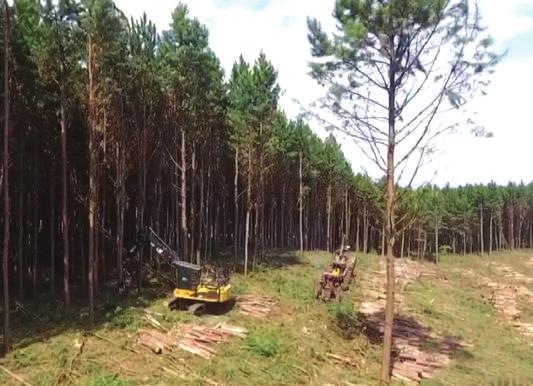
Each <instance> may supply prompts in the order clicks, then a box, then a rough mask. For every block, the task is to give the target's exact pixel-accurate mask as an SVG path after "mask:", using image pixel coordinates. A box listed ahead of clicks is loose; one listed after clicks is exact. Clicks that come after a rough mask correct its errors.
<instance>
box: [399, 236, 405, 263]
mask: <svg viewBox="0 0 533 386" xmlns="http://www.w3.org/2000/svg"><path fill="white" fill-rule="evenodd" d="M404 243H405V230H404V229H402V246H401V249H400V258H402V259H403V248H404Z"/></svg>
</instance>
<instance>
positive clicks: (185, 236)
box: [181, 127, 191, 261]
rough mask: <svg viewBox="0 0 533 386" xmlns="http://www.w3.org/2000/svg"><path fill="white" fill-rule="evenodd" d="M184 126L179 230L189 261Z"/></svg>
mask: <svg viewBox="0 0 533 386" xmlns="http://www.w3.org/2000/svg"><path fill="white" fill-rule="evenodd" d="M185 145H186V142H185V128H183V127H182V128H181V232H182V250H183V259H185V260H187V261H191V258H190V256H189V253H188V243H189V231H188V229H187V157H186V152H187V150H186V148H185Z"/></svg>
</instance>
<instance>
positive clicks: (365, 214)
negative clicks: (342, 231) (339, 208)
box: [363, 206, 368, 253]
mask: <svg viewBox="0 0 533 386" xmlns="http://www.w3.org/2000/svg"><path fill="white" fill-rule="evenodd" d="M363 228H364V229H363V252H364V253H368V209H367V207H366V206H365V207H364V208H363Z"/></svg>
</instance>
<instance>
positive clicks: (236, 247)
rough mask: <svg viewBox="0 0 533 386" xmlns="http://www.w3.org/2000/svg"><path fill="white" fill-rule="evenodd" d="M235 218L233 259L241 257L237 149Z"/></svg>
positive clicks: (234, 184) (236, 157) (236, 161)
mask: <svg viewBox="0 0 533 386" xmlns="http://www.w3.org/2000/svg"><path fill="white" fill-rule="evenodd" d="M233 194H234V196H233V199H234V205H235V207H234V218H233V259H234V261H237V259H238V256H239V244H238V243H239V238H238V235H239V148H238V147H235V176H234V180H233Z"/></svg>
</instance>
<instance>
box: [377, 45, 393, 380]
mask: <svg viewBox="0 0 533 386" xmlns="http://www.w3.org/2000/svg"><path fill="white" fill-rule="evenodd" d="M389 40H390V41H389V47H390V48H389V49H390V52H391V53H394V38H390V39H389ZM389 67H390V69H389V89H388V93H389V106H388V107H389V117H388V121H389V122H388V123H389V133H388V134H389V135H388V149H387V150H388V151H387V194H386V206H385V221H384V222H385V224H386V226H385V232H386V239H387V284H386V289H387V296H386V305H385V329H384V334H383V360H382V367H381V380H382V381H383V382H386V383H389V382H390V376H391V369H392V368H391V352H392V325H393V321H394V287H395V275H394V242H395V237H396V219H395V200H396V186H395V181H394V147H395V143H396V139H395V137H396V129H395V127H394V124H395V119H396V112H395V100H396V90H395V84H396V79H395V59H394V55H392V54H391V59H390V66H389Z"/></svg>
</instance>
